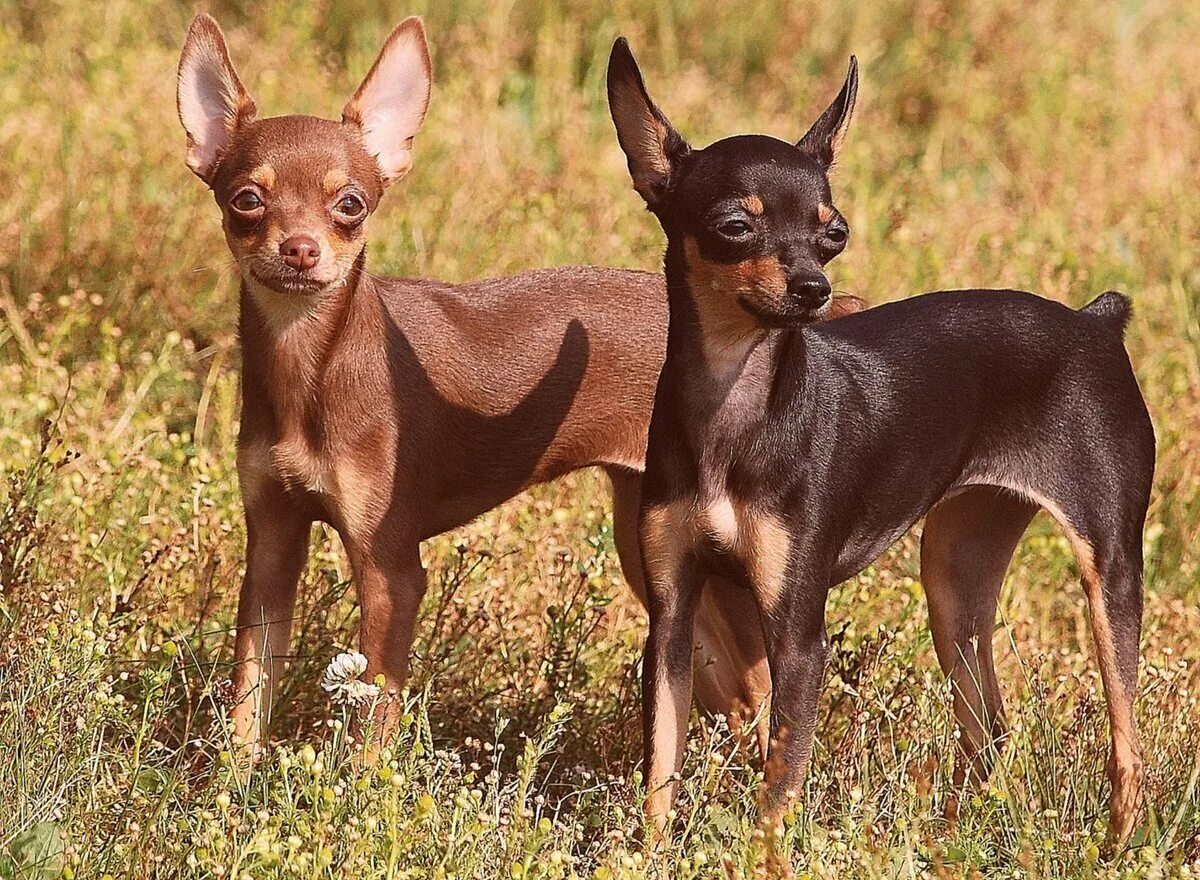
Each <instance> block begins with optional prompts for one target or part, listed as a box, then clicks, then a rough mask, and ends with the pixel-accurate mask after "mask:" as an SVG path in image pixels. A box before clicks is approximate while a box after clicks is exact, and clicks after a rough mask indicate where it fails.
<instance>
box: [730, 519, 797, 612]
mask: <svg viewBox="0 0 1200 880" xmlns="http://www.w3.org/2000/svg"><path fill="white" fill-rule="evenodd" d="M741 521H742V523H743V529H742V534H743V539H744V542H745V545H746V546H745V550H744V553H745V555H744V557H743V563H744V564H745V566H746V570H747V572H748V573H749V575H750V579H751V582H752V584H753V589H754V593H755V596H757V598H758V602H759V605H760V606H761V607H762V609H763V610H764V611H766V610H769V609H771V608H774V607H775V606H776V605H777V604H778V602H779V600H780V599H781V598H782V596H783V592H784V589H785V588H786V586H787V571H788V563H789V562H790V560H791V549H792V538H791V535H790V534H789V532H788V529H787V526H786V524H785V523H784V522H783V520H781V519H780V518H779V517H777V516H775V515H774V514H772V513H767V512H765V511H750V510H749V509H745V508H744V509H743V513H742V517H741Z"/></svg>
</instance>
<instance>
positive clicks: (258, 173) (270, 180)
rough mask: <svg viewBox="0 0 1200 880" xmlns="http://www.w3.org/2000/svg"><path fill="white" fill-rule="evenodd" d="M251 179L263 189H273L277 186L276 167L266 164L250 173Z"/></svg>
mask: <svg viewBox="0 0 1200 880" xmlns="http://www.w3.org/2000/svg"><path fill="white" fill-rule="evenodd" d="M250 179H251V180H252V181H254V182H255V183H257V184H258V185H259V186H261V187H262V188H263V189H267V190H269V189H272V188H273V187H274V186H275V166H273V165H270V164H268V163H266V162H264V163H263V164H262V165H259V166H258V167H257V168H255V169H254V170H253V171H251V172H250Z"/></svg>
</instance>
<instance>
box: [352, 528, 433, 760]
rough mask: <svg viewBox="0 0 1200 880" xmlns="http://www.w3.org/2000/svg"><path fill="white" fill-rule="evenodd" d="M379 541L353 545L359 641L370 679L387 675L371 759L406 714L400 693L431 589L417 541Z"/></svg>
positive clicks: (370, 746) (369, 744)
mask: <svg viewBox="0 0 1200 880" xmlns="http://www.w3.org/2000/svg"><path fill="white" fill-rule="evenodd" d="M376 543H377V546H365V547H359V546H356V545H354V544H353V543H351V544H350V559H351V564H352V565H353V568H354V577H355V581H356V582H357V584H358V599H359V605H360V607H361V609H362V622H361V624H360V627H361V629H360V633H359V642H360V645H361V647H362V652H363V654H364V655H366V658H367V672H366V677H367V679H368V680H374V679H376V678H377V677H378V676H380V675H382V676H383V692H384V693H383V699H382V700H381V701H380V702H379V703H378V705H377V709H376V713H375V722H376V727H375V731H374V734H375V736H374V738H373V740H372V742H370V743H368V748H367V754H368V756H372V755H374V753H375V750H376V747H377V746H378V745H380V744H382V743H385V742H387V740H388V739H389V738H390V737H391V735H392V734H393V733H394V732H395V730H396V725H397V722H398V721H399V719H400V716H401V714H402V710H403V704H402V702H401V700H400V691H401V689H402V688H403V687H404V683H405V681H406V680H407V678H408V655H409V652H410V651H411V650H412V643H413V635H414V631H415V629H416V624H417V614H418V612H419V611H420V608H421V600H422V599H423V598H424V596H425V588H426V577H425V568H424V566H422V565H421V556H420V552H419V544H418V542H417V541H416V540H412V541H400V540H397V541H395V542H388V543H387V544H386V545H382V546H378V544H381V543H382V542H376Z"/></svg>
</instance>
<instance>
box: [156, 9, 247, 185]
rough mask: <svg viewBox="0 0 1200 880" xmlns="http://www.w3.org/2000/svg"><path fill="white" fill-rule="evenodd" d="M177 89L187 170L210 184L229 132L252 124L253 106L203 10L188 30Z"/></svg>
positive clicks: (215, 27) (221, 37) (220, 37)
mask: <svg viewBox="0 0 1200 880" xmlns="http://www.w3.org/2000/svg"><path fill="white" fill-rule="evenodd" d="M177 87H178V91H177V93H176V100H177V107H178V110H179V121H180V122H182V123H183V129H184V131H186V132H187V166H188V168H191V169H192V171H193V172H195V174H196V176H197V177H199V178H200V179H201V180H203V181H204V182H205V183H212V178H213V174H214V172H215V171H216V169H217V165H218V163H219V162H220V161H221V154H222V153H224V151H225V148H226V147H227V146H229V141H230V139H231V138H232V137H233V133H234V131H236V130H237V127H238V126H239V125H243V124H245V123H246V122H249V121H250V120H252V119H253V118H254V114H255V113H256V112H257V110H258V108H257V107H256V106H255V104H254V99H253V98H251V97H250V94H249V93H248V92H247V91H246V89H245V87H244V86H243V85H242V81H241V80H240V79H238V75H237V71H236V70H234V69H233V63H232V62H230V60H229V50H228V49H227V48H226V47H225V36H224V35H223V34H222V33H221V28H220V27H219V26H218V25H217V22H216V20H215V19H214V18H213V17H212V16H210V15H207V14H205V13H203V12H202V13H200V14H199V15H197V16H196V17H195V18H194V19H192V25H191V27H189V28H188V32H187V39H186V40H184V43H183V52H182V53H181V54H180V56H179V78H178V82H177Z"/></svg>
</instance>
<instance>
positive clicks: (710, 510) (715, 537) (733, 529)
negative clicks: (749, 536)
mask: <svg viewBox="0 0 1200 880" xmlns="http://www.w3.org/2000/svg"><path fill="white" fill-rule="evenodd" d="M697 519H698V525H699V526H700V530H701V531H702V532H703V533H704V534H705V536H706V537H708V538H709V540H711V541H712V542H713V543H715V544H716V545H717V546H718V547H720V548H721V549H722V550H732V549H733V548H734V547H736V546H737V543H738V531H739V529H738V516H737V508H735V507H734V506H733V502H732V501H730V500H729V496H728V495H725V494H721V495H719V496H717V498H715V499H713V500H712V501H710V502H708V503H707V504H706V505H704V506H703V507H702V508H701V509H700V512H699V516H698V517H697Z"/></svg>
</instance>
